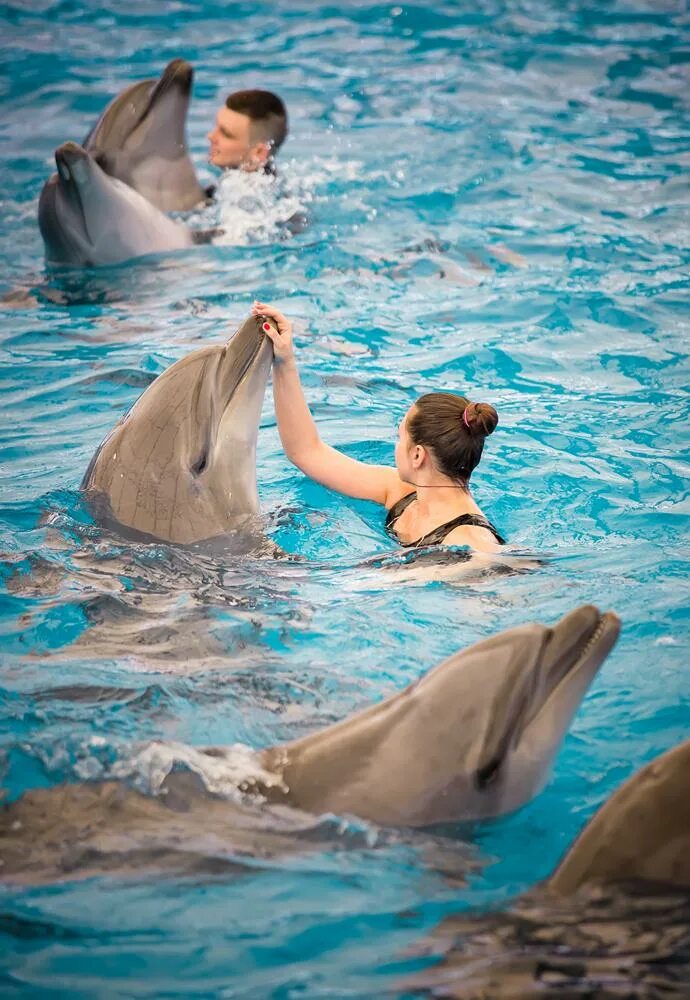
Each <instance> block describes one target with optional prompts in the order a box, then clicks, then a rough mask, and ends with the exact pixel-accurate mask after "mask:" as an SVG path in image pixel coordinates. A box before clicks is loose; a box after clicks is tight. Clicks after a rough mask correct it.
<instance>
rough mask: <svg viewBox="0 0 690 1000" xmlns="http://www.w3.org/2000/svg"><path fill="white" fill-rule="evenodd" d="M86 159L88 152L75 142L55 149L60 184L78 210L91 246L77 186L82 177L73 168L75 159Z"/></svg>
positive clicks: (79, 160) (81, 161) (91, 241)
mask: <svg viewBox="0 0 690 1000" xmlns="http://www.w3.org/2000/svg"><path fill="white" fill-rule="evenodd" d="M88 159H90V157H89V154H88V153H87V152H86V150H85V149H82V147H81V146H79V145H77V143H76V142H65V143H63V145H62V146H59V147H58V148H57V149H56V150H55V164H56V166H57V171H58V177H59V183H60V184H61V185H62V188H63V191H65V193H66V195H67V197H68V198H69V200H70V201H71V203H72V205H73V207H76V208H77V209H78V210H79V215H80V218H81V224H82V226H83V228H84V233H85V234H86V239H87V241H88V243H89V245H90V246H93V240H92V239H91V233H90V232H89V227H88V224H87V222H86V213H85V212H84V205H83V203H82V200H81V189H80V187H79V185H80V183H81V182H82V181H83V178H81V179H80V178H79V177H78V175H77V173H76V172H75V170H74V162H75V161H76V162H79V163H83V162H84V161H86V160H88Z"/></svg>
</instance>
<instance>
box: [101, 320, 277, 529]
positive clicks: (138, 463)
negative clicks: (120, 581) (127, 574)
mask: <svg viewBox="0 0 690 1000" xmlns="http://www.w3.org/2000/svg"><path fill="white" fill-rule="evenodd" d="M272 359H273V348H272V345H271V341H270V339H269V338H267V337H266V336H265V335H264V333H263V331H262V329H261V323H260V321H259V320H258V319H257V318H256V317H254V316H251V317H249V318H248V319H247V320H246V321H245V322H244V323H243V324H242V326H241V327H240V329H239V330H238V331H237V333H236V334H235V335H234V336H233V337H232V338H231V339H230V340H229V341H228V342H227V343H225V344H222V345H218V346H214V347H203V348H201V350H198V351H194V352H193V353H192V354H190V355H188V356H187V357H185V358H183V359H182V360H181V361H177V362H176V363H175V364H173V365H171V367H170V368H168V369H167V370H166V371H164V372H163V373H162V375H159V376H158V378H157V379H155V381H154V382H152V383H151V385H150V386H149V387H148V388H147V389H146V390H145V391H144V393H143V394H142V395H141V396H140V397H139V399H138V400H137V402H136V403H135V404H134V406H133V407H132V408H131V410H130V411H129V412H128V413H127V414H126V415H125V416H124V417H123V418H122V419H121V420H120V421H119V423H118V424H117V425H116V426H115V428H114V429H113V430H112V431H111V432H110V434H109V435H108V436H107V438H106V439H105V441H103V443H102V444H101V446H100V447H99V449H98V451H97V452H96V454H95V455H94V457H93V459H92V461H91V463H90V465H89V468H88V469H87V471H86V474H85V476H84V479H83V481H82V484H81V488H82V490H84V491H86V494H87V496H88V498H89V499H90V500H91V501H92V503H93V505H94V509H95V510H96V511H98V512H99V516H100V518H101V519H102V520H103V521H105V522H106V523H110V522H114V526H115V527H116V529H117V530H118V531H119V532H120V533H122V534H125V535H131V536H134V537H139V538H141V537H142V536H143V537H145V538H148V539H158V540H161V541H166V542H176V543H180V544H191V543H195V542H202V541H205V540H208V539H214V538H218V537H220V536H226V535H228V533H232V532H234V533H236V534H240V535H241V534H242V531H243V529H244V528H249V527H250V526H251V525H252V524H253V523H254V522H255V519H256V515H257V514H258V513H259V498H258V493H257V487H256V442H257V435H258V428H259V420H260V417H261V407H262V404H263V398H264V393H265V390H266V382H267V380H268V374H269V371H270V368H271V363H272Z"/></svg>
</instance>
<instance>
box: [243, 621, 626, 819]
mask: <svg viewBox="0 0 690 1000" xmlns="http://www.w3.org/2000/svg"><path fill="white" fill-rule="evenodd" d="M619 631H620V621H619V619H618V618H617V617H616V615H614V614H612V613H611V612H607V613H605V614H601V613H600V612H599V611H598V609H597V608H595V607H591V606H587V605H585V606H583V607H581V608H579V609H578V610H576V611H573V612H572V613H571V614H569V615H567V616H566V617H565V618H563V619H562V620H561V621H560V622H558V624H557V625H555V626H553V628H547V627H546V626H544V625H536V624H535V625H523V626H521V627H519V628H513V629H509V630H508V631H506V632H501V633H500V634H499V635H496V636H493V637H492V638H490V639H486V640H485V641H483V642H479V643H477V644H476V645H474V646H471V647H470V648H469V649H467V650H464V651H463V652H460V653H456V654H455V655H454V656H451V657H450V658H449V659H447V660H446V661H445V662H443V663H441V664H440V665H439V666H437V667H435V668H434V669H433V670H431V671H429V673H427V674H425V675H424V676H423V677H422V678H421V679H420V680H419V681H417V682H416V683H414V684H412V685H410V687H408V688H407V689H406V690H404V691H402V692H400V693H399V694H397V695H394V696H393V697H391V698H388V699H387V700H386V701H384V702H382V703H381V704H379V705H375V706H373V707H371V708H369V709H367V710H365V711H363V712H361V713H359V714H358V715H355V716H353V717H352V718H350V719H347V720H345V721H344V722H341V723H339V724H337V725H335V726H331V727H329V728H328V729H325V730H323V731H322V732H320V733H316V734H315V735H312V736H307V737H305V738H304V739H301V740H298V741H296V742H295V743H290V744H287V745H286V746H284V747H278V748H276V749H274V750H269V751H267V752H265V753H264V755H263V758H262V761H263V766H264V767H266V768H267V769H268V770H270V771H274V772H276V773H278V774H279V775H280V778H281V781H282V783H283V784H284V785H285V786H286V787H287V788H288V790H289V791H288V798H289V801H290V803H291V804H292V805H294V806H298V807H299V808H301V809H304V810H306V811H309V812H314V811H318V812H324V811H327V812H333V813H338V814H343V813H353V814H355V815H357V816H361V817H362V818H364V819H369V820H373V821H374V822H376V823H381V824H384V825H387V824H394V825H405V826H426V825H428V824H432V823H441V822H455V821H459V820H476V819H486V818H489V817H492V816H500V815H501V814H503V813H507V812H511V811H513V810H515V809H518V808H519V807H520V806H522V805H524V803H526V802H528V801H529V800H530V799H531V798H532V797H533V796H534V795H536V794H537V792H538V791H539V790H540V789H541V788H542V786H543V785H544V783H545V782H546V779H547V777H548V774H549V770H550V766H551V764H552V762H553V760H554V758H555V756H556V754H557V752H558V749H559V747H560V745H561V742H562V740H563V737H564V736H565V733H566V731H567V729H568V727H569V725H570V722H571V720H572V718H573V716H574V714H575V712H576V711H577V709H578V707H579V705H580V702H581V701H582V699H583V697H584V695H585V692H586V691H587V688H588V687H589V685H590V683H591V682H592V680H593V679H594V677H595V675H596V673H597V671H598V670H599V667H600V666H601V664H602V663H603V661H604V660H605V659H606V657H607V656H608V654H609V652H610V650H611V649H612V647H613V645H614V643H615V642H616V639H617V638H618V633H619Z"/></svg>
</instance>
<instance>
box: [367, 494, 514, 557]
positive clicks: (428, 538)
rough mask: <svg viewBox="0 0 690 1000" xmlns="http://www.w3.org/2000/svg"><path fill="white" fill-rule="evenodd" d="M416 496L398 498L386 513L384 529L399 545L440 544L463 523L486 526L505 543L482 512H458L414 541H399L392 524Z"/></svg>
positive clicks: (476, 526) (477, 526) (501, 543)
mask: <svg viewBox="0 0 690 1000" xmlns="http://www.w3.org/2000/svg"><path fill="white" fill-rule="evenodd" d="M416 498H417V494H416V493H408V494H407V495H406V496H404V497H402V498H401V499H400V500H398V501H397V503H394V504H393V506H392V507H391V508H390V510H389V511H388V514H387V515H386V531H387V532H388V534H389V535H390V536H391V537H392V538H394V539H395V541H396V542H397V543H398V544H399V545H403V546H404V547H405V548H413V547H417V546H419V545H441V544H442V543H443V541H444V539H445V538H446V537H447V536H448V535H449V534H450V533H451V531H454V530H455V528H460V527H461V526H464V525H467V526H468V527H469V526H471V527H475V528H486V530H487V531H490V532H491V534H492V535H493V536H494V538H495V539H496V541H497V542H498V544H499V545H505V539H504V538H502V537H501V535H500V534H499V533H498V531H497V530H496V528H494V526H493V524H492V523H491V521H489V520H487V519H486V518H485V517H484V516H483V515H482V514H459V515H458V517H454V518H453V519H452V521H446V523H445V524H440V525H439V526H438V528H433V529H432V530H431V531H428V532H427V533H426V535H422V537H421V538H418V539H417V541H416V542H401V541H400V538H399V537H398V533H397V532H396V530H395V528H394V527H393V525H394V523H395V522H396V521H397V520H398V518H399V517H400V515H401V514H402V512H403V511H404V510H407V508H408V507H409V506H410V504H411V503H412V501H413V500H415V499H416Z"/></svg>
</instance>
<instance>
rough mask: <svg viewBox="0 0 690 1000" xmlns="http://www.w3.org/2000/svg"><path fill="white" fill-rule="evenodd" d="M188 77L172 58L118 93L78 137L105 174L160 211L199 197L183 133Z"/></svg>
mask: <svg viewBox="0 0 690 1000" xmlns="http://www.w3.org/2000/svg"><path fill="white" fill-rule="evenodd" d="M193 77H194V71H193V69H192V67H191V66H190V64H189V63H188V62H186V61H185V60H184V59H173V60H172V62H170V63H168V65H167V66H166V67H165V70H164V71H163V73H162V75H161V77H160V79H158V80H142V81H141V82H140V83H135V84H133V85H132V86H131V87H127V88H126V89H125V90H123V91H122V93H120V94H118V96H117V97H116V98H115V99H114V100H113V101H111V103H110V104H109V105H108V107H107V108H106V110H105V111H104V112H103V114H102V115H101V117H100V118H99V120H98V121H97V122H96V125H95V126H94V127H93V129H92V130H91V132H90V133H89V135H88V136H87V138H86V140H85V142H84V146H85V148H86V149H88V150H89V152H90V153H91V154H92V155H93V156H94V158H95V159H96V161H97V162H98V164H99V165H100V166H101V167H102V168H103V170H104V171H105V173H106V174H108V175H109V176H111V177H115V178H117V179H118V180H121V181H124V182H125V183H126V184H129V185H130V187H133V188H134V189H135V190H136V191H138V192H139V193H140V194H142V195H144V197H146V198H148V200H149V201H150V202H152V204H154V205H155V206H156V207H157V208H159V209H160V210H161V211H163V212H174V211H177V212H182V211H186V210H188V209H191V208H193V207H194V206H195V205H197V204H199V202H201V201H203V200H204V198H205V195H204V192H203V190H202V189H201V187H200V186H199V183H198V181H197V179H196V174H195V172H194V167H193V165H192V162H191V160H190V158H189V155H188V152H187V142H186V137H185V128H186V121H187V111H188V109H189V100H190V96H191V90H192V80H193Z"/></svg>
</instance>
